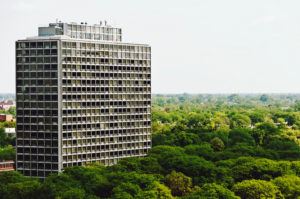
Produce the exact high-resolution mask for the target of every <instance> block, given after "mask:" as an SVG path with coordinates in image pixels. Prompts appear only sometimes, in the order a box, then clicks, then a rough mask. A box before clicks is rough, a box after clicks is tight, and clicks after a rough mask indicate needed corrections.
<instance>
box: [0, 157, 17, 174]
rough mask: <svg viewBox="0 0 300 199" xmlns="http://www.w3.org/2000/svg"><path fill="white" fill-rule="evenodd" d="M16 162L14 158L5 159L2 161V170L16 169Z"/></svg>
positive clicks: (0, 164) (0, 162)
mask: <svg viewBox="0 0 300 199" xmlns="http://www.w3.org/2000/svg"><path fill="white" fill-rule="evenodd" d="M14 165H15V163H14V161H13V160H4V161H0V172H2V171H14V170H15V167H14Z"/></svg>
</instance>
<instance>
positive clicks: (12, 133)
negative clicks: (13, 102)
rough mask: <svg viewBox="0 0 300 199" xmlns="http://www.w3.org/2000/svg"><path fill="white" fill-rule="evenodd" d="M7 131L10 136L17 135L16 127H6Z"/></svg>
mask: <svg viewBox="0 0 300 199" xmlns="http://www.w3.org/2000/svg"><path fill="white" fill-rule="evenodd" d="M4 131H5V133H6V134H7V135H10V136H13V137H14V136H16V128H5V129H4Z"/></svg>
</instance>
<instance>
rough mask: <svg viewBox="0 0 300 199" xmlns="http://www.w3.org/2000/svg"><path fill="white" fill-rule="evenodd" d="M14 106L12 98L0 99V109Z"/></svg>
mask: <svg viewBox="0 0 300 199" xmlns="http://www.w3.org/2000/svg"><path fill="white" fill-rule="evenodd" d="M13 106H15V103H14V101H12V100H6V101H2V102H0V110H6V111H7V110H8V109H9V108H10V107H13Z"/></svg>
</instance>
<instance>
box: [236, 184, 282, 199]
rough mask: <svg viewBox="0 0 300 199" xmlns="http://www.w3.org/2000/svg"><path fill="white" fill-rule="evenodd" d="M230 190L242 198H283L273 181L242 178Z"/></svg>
mask: <svg viewBox="0 0 300 199" xmlns="http://www.w3.org/2000/svg"><path fill="white" fill-rule="evenodd" d="M232 190H233V191H234V193H235V194H236V195H238V196H240V197H241V198H242V199H249V198H251V199H267V198H270V199H271V198H274V199H275V198H283V197H282V194H281V192H280V191H279V190H278V188H277V187H276V186H275V185H274V184H273V183H271V182H268V181H264V180H244V181H242V182H239V183H237V184H235V185H234V186H233V188H232Z"/></svg>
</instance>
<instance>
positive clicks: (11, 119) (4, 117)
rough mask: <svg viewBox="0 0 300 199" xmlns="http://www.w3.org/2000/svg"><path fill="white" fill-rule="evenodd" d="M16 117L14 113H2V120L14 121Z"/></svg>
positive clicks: (0, 119)
mask: <svg viewBox="0 0 300 199" xmlns="http://www.w3.org/2000/svg"><path fill="white" fill-rule="evenodd" d="M12 121H14V117H13V116H12V115H7V114H0V122H12Z"/></svg>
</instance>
